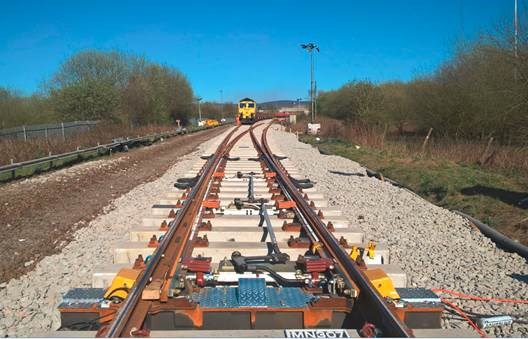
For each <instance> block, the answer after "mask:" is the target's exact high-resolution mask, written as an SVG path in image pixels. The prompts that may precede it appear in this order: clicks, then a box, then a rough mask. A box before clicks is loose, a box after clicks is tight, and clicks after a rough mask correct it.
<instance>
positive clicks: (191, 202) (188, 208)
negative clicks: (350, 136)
mask: <svg viewBox="0 0 528 339" xmlns="http://www.w3.org/2000/svg"><path fill="white" fill-rule="evenodd" d="M237 130H238V127H236V128H235V129H234V130H233V131H231V132H230V133H229V134H228V135H227V136H226V137H225V138H224V141H223V142H222V143H221V144H220V146H219V147H218V150H217V152H216V153H215V154H214V156H213V157H210V158H209V159H208V160H207V162H206V164H205V166H204V167H203V168H202V170H201V171H200V172H199V177H200V178H199V179H198V182H197V183H196V185H195V186H194V188H193V189H192V190H191V192H190V193H189V195H188V197H187V199H186V200H185V201H184V203H183V206H182V208H181V209H180V210H179V211H178V213H177V214H176V217H175V219H174V220H173V221H171V223H172V227H171V228H170V229H169V230H168V231H167V234H166V235H165V237H163V240H162V241H161V243H160V244H159V246H158V248H157V249H156V251H155V252H154V254H153V255H152V257H151V259H150V261H149V263H148V265H147V267H146V268H145V270H144V271H143V273H142V274H141V276H140V278H139V279H138V280H137V282H136V284H134V287H133V288H132V290H131V291H130V293H129V294H128V296H127V298H126V299H125V301H124V302H123V305H122V306H121V308H120V309H119V311H118V313H117V314H116V317H115V318H114V320H113V321H112V323H111V325H110V328H109V330H108V332H106V333H104V335H105V337H120V336H130V335H131V333H130V330H131V329H132V328H136V330H139V329H140V326H141V325H142V323H143V322H144V320H145V317H146V315H147V312H148V309H149V308H150V305H151V303H152V302H150V301H149V302H145V303H144V305H143V307H141V310H139V311H136V309H137V308H139V307H138V306H139V304H140V303H141V302H142V301H143V300H141V295H142V293H143V290H144V289H145V288H146V287H147V285H148V283H149V282H151V280H152V279H153V277H154V276H156V275H157V276H162V277H167V273H168V269H170V267H167V266H166V265H163V267H161V272H160V269H158V268H159V266H160V263H161V262H162V260H168V259H169V258H166V256H165V254H166V252H167V250H168V249H169V245H171V246H172V247H171V248H170V249H171V250H172V251H176V254H175V257H174V258H172V259H173V262H171V263H169V264H170V265H172V266H173V267H174V266H175V265H176V264H177V261H178V258H179V256H180V255H181V253H182V251H183V250H184V249H185V247H186V245H187V243H188V239H189V236H188V235H189V234H185V235H183V236H181V238H180V239H178V237H176V234H177V232H179V233H181V232H185V231H186V230H185V229H184V228H187V230H188V231H187V232H185V233H189V232H191V231H192V227H189V225H188V223H184V220H186V219H189V218H193V219H194V217H195V215H192V214H193V213H192V212H195V211H194V210H196V209H197V208H196V207H197V206H201V201H202V200H203V197H204V196H205V193H206V192H205V190H206V188H207V185H205V183H207V182H209V181H210V180H211V178H212V175H213V172H214V170H215V169H216V168H217V167H218V165H219V164H220V161H221V159H222V157H223V156H224V155H225V154H226V153H227V152H228V151H229V150H230V149H231V148H232V147H233V146H234V144H235V143H236V142H237V141H238V140H240V138H241V137H242V136H243V135H244V134H246V133H247V132H248V131H249V130H250V129H248V130H246V131H243V132H242V133H240V134H238V135H237V136H236V137H235V138H234V139H233V140H231V141H230V142H229V143H228V141H229V140H230V139H231V137H232V136H233V135H234V133H235V132H236V131H237ZM193 207H195V208H193ZM178 244H179V246H178ZM175 247H179V248H178V249H175ZM172 271H173V270H172ZM138 313H139V314H138ZM131 322H134V324H131ZM132 325H136V326H132ZM126 330H129V331H128V333H127V331H126Z"/></svg>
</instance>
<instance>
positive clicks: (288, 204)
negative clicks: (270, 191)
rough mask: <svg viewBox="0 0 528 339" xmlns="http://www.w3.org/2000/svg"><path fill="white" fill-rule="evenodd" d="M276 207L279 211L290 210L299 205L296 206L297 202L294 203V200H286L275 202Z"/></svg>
mask: <svg viewBox="0 0 528 339" xmlns="http://www.w3.org/2000/svg"><path fill="white" fill-rule="evenodd" d="M275 206H276V207H277V208H278V209H290V208H294V207H295V206H297V205H296V204H295V201H293V200H285V201H278V200H277V201H276V202H275Z"/></svg>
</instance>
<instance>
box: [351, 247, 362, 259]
mask: <svg viewBox="0 0 528 339" xmlns="http://www.w3.org/2000/svg"><path fill="white" fill-rule="evenodd" d="M359 254H360V253H359V248H358V247H357V246H352V251H350V259H352V260H354V261H356V259H357V258H358V257H359Z"/></svg>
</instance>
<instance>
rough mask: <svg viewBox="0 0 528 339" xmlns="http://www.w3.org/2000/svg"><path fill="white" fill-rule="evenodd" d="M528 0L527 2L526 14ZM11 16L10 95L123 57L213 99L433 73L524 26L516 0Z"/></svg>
mask: <svg viewBox="0 0 528 339" xmlns="http://www.w3.org/2000/svg"><path fill="white" fill-rule="evenodd" d="M526 2H527V0H520V5H521V10H525V9H526ZM2 9H3V10H2V12H1V13H0V86H7V87H10V88H14V89H18V90H20V91H21V92H22V93H24V94H31V93H32V92H33V91H35V90H38V89H39V86H40V84H41V83H42V82H43V81H44V80H46V79H48V78H49V77H50V76H51V75H52V74H53V72H54V71H55V70H56V69H57V68H58V66H59V65H60V63H61V62H63V61H64V60H65V59H66V58H67V57H68V56H70V55H72V54H73V53H75V52H77V51H80V50H83V49H88V48H97V49H104V50H108V49H119V50H123V51H128V52H133V53H137V54H140V55H144V56H145V57H147V58H148V59H151V60H153V61H156V62H160V63H164V64H168V65H171V66H174V67H176V68H178V69H180V70H181V71H182V72H183V73H184V74H186V75H187V77H188V78H189V80H190V81H191V83H192V86H193V88H194V90H195V93H196V94H197V95H200V96H202V97H204V99H205V100H219V99H220V90H223V98H224V100H233V101H234V100H238V99H239V98H241V97H245V96H249V97H253V98H255V99H256V100H257V101H266V100H274V99H294V98H299V97H306V96H307V92H308V88H309V75H308V70H309V64H308V62H309V59H308V55H307V53H306V52H304V51H303V50H302V49H301V48H300V47H299V44H300V43H303V42H309V41H314V42H317V43H318V45H319V46H320V48H321V52H320V53H319V54H318V55H317V59H316V77H317V84H318V88H319V89H323V90H328V89H333V88H337V87H339V86H340V85H342V84H343V83H345V82H347V81H350V80H354V79H369V80H372V81H376V82H379V81H386V80H394V79H399V80H409V79H411V78H413V77H414V76H416V75H420V74H425V73H428V72H431V71H433V70H434V69H435V68H436V67H437V66H438V65H439V64H441V63H442V62H443V61H444V60H446V59H447V58H449V56H450V55H451V54H452V52H453V50H454V46H455V43H456V42H457V41H459V40H460V39H461V38H462V37H464V38H465V39H472V38H474V37H476V36H477V35H478V34H479V32H483V31H489V30H493V29H494V27H496V26H497V25H498V24H500V23H505V22H508V21H510V22H511V18H512V16H513V0H420V1H418V0H416V1H411V0H407V1H406V0H400V1H397V0H376V1H373V0H363V1H355V0H346V1H331V0H329V1H286V0H283V1H275V0H267V1H264V0H262V1H258V0H253V1H225V0H224V1H181V2H180V1H166V2H159V1H124V0H122V1H96V0H90V1H88V0H84V1H81V0H77V1H66V0H64V1H54V0H46V1H42V0H41V1H15V0H5V1H3V2H2Z"/></svg>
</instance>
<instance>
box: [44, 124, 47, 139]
mask: <svg viewBox="0 0 528 339" xmlns="http://www.w3.org/2000/svg"><path fill="white" fill-rule="evenodd" d="M44 135H45V136H46V140H48V128H47V127H46V128H45V129H44Z"/></svg>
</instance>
